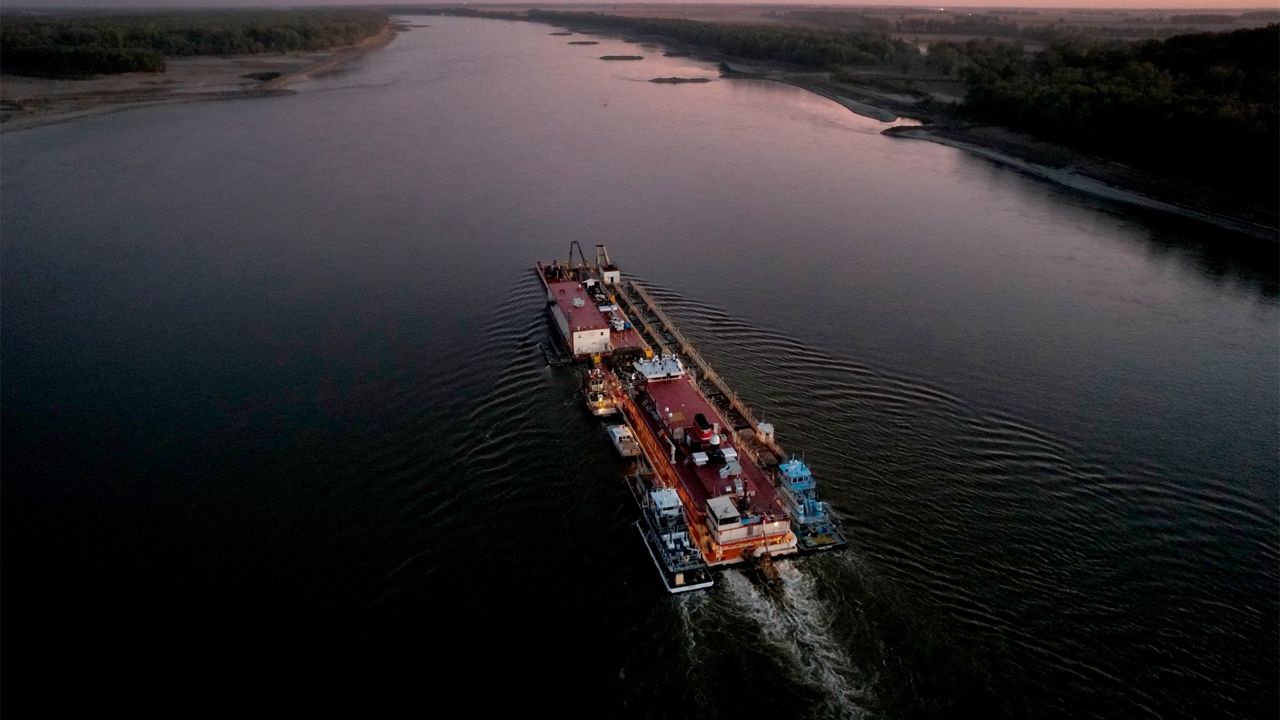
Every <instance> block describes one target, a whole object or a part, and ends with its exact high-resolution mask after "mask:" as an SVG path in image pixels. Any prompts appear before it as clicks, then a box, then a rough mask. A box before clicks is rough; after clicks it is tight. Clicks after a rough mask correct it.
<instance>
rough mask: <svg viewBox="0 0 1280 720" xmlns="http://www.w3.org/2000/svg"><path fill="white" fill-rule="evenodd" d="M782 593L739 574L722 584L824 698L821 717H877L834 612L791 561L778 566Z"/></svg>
mask: <svg viewBox="0 0 1280 720" xmlns="http://www.w3.org/2000/svg"><path fill="white" fill-rule="evenodd" d="M778 570H779V575H780V579H781V582H780V584H781V593H780V594H779V595H778V596H777V597H772V596H771V595H769V594H767V593H765V592H762V591H761V590H760V588H758V587H757V586H756V585H755V584H754V583H752V582H751V581H750V580H748V579H747V577H746V576H745V575H743V574H742V573H741V572H740V571H738V570H728V571H726V572H725V573H724V574H723V575H722V577H721V582H720V583H719V584H720V585H721V586H722V587H724V588H725V589H726V590H727V592H728V596H729V598H730V599H731V601H732V602H733V603H735V604H736V605H738V606H739V608H740V609H741V610H742V611H743V612H744V613H745V614H746V615H747V617H750V618H751V619H752V620H754V621H755V622H756V623H757V624H759V626H760V629H761V631H762V633H763V635H764V637H765V639H766V640H767V641H768V642H769V644H770V645H772V646H773V647H774V648H776V649H777V650H779V651H781V652H782V653H783V654H784V655H786V656H787V658H788V659H789V660H790V661H791V662H792V667H793V668H795V670H796V672H797V674H798V675H799V679H800V680H801V681H803V682H804V683H805V684H808V685H811V686H813V687H814V688H816V689H818V690H820V691H821V692H822V693H823V702H822V703H821V704H820V705H819V706H818V708H816V711H817V712H816V713H815V714H816V715H817V716H819V717H839V718H866V717H869V716H870V714H871V711H870V706H871V705H872V695H871V690H870V686H871V682H870V681H869V680H868V679H867V678H866V676H865V674H864V673H863V672H862V671H861V670H859V669H858V668H857V667H856V666H855V665H854V663H853V661H852V660H851V659H850V657H849V654H848V653H847V652H845V651H844V649H843V648H841V646H840V642H839V640H838V639H837V638H836V637H835V636H834V635H833V634H832V633H831V630H830V628H831V627H832V622H831V618H830V613H829V612H828V611H827V609H826V608H825V607H824V605H823V602H822V600H821V599H820V598H819V597H818V595H817V592H816V590H815V586H814V582H813V578H811V577H810V576H808V575H806V574H805V573H803V572H801V571H800V570H799V569H798V568H796V567H795V566H794V565H793V564H792V563H791V562H790V561H786V560H784V561H781V562H779V563H778Z"/></svg>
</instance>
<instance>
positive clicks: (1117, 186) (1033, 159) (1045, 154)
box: [884, 125, 1280, 242]
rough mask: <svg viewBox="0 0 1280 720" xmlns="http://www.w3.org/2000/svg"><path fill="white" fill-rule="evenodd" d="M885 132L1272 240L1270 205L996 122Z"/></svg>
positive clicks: (1274, 237)
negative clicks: (1147, 170) (1041, 138)
mask: <svg viewBox="0 0 1280 720" xmlns="http://www.w3.org/2000/svg"><path fill="white" fill-rule="evenodd" d="M884 134H885V135H888V136H890V137H897V138H906V139H914V140H928V141H930V142H935V143H939V144H941V145H947V146H949V147H954V148H957V149H959V150H964V151H965V152H968V153H971V154H973V155H977V156H978V157H982V158H986V159H987V160H991V161H993V162H996V163H999V164H1001V165H1005V166H1008V167H1011V168H1013V169H1015V170H1017V171H1019V172H1022V173H1026V174H1028V175H1033V176H1035V177H1038V178H1041V179H1043V180H1048V181H1049V182H1052V183H1055V184H1057V185H1061V186H1063V187H1067V188H1071V189H1072V190H1076V191H1079V192H1083V193H1087V194H1089V195H1092V196H1095V197H1099V198H1103V199H1106V200H1111V201H1113V202H1119V203H1124V204H1126V205H1132V206H1135V207H1140V208H1144V209H1147V210H1154V211H1157V212H1162V213H1166V214H1170V215H1174V216H1177V217H1182V218H1187V219H1189V220H1195V221H1197V222H1202V223H1206V224H1209V225H1214V226H1216V227H1220V228H1224V229H1226V230H1231V231H1232V232H1238V233H1242V234H1245V235H1250V236H1252V237H1256V238H1259V239H1263V240H1270V241H1272V242H1275V241H1277V239H1278V235H1280V233H1278V231H1277V229H1276V221H1275V215H1274V213H1275V208H1270V212H1271V215H1270V217H1269V218H1268V217H1267V211H1268V208H1266V207H1260V206H1256V205H1253V204H1250V203H1247V202H1244V201H1241V200H1240V199H1238V198H1235V197H1232V196H1231V195H1229V194H1227V193H1224V192H1222V191H1219V190H1215V189H1213V188H1207V187H1201V186H1197V185H1195V184H1193V183H1189V182H1186V181H1182V180H1177V179H1173V178H1167V177H1154V176H1152V175H1151V174H1149V173H1145V172H1142V171H1140V170H1136V169H1134V168H1131V167H1129V166H1127V165H1123V164H1121V163H1117V162H1114V161H1110V160H1106V159H1104V158H1098V157H1092V156H1089V155H1083V154H1080V153H1076V152H1073V151H1071V150H1070V149H1068V148H1065V147H1062V146H1060V145H1056V144H1054V143H1047V142H1043V141H1039V140H1035V139H1034V138H1031V137H1029V136H1026V135H1023V134H1021V133H1015V132H1013V131H1010V130H1007V129H1004V128H998V127H965V126H933V125H922V126H898V127H892V128H889V129H887V130H885V131H884Z"/></svg>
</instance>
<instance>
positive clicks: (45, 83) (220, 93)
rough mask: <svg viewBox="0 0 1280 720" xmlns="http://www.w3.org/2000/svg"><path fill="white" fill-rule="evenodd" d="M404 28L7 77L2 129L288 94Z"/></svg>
mask: <svg viewBox="0 0 1280 720" xmlns="http://www.w3.org/2000/svg"><path fill="white" fill-rule="evenodd" d="M405 29H407V28H406V26H403V25H401V24H398V23H388V24H387V26H386V27H384V28H383V29H382V30H381V31H380V32H378V33H377V34H375V35H371V36H369V37H367V38H365V39H363V40H361V41H359V42H357V43H355V44H354V45H348V46H344V47H338V48H334V49H331V50H322V51H315V52H301V53H288V54H253V55H231V56H197V57H183V58H171V59H169V60H168V61H167V63H166V68H165V72H164V73H142V72H138V73H124V74H119V75H101V76H97V77H94V78H91V79H86V80H70V79H61V78H42V77H28V76H21V75H10V74H6V75H4V82H3V83H0V132H13V131H17V130H25V129H28V128H34V127H41V126H44V125H50V124H53V123H60V122H67V121H70V120H77V119H79V118H84V117H91V116H94V115H101V114H104V113H111V112H119V111H121V110H129V109H132V108H138V107H149V106H152V105H166V104H172V103H185V102H195V101H200V100H229V99H236V98H250V97H267V96H271V95H285V94H289V93H291V92H293V91H292V90H288V89H287V86H288V85H291V84H293V83H297V82H301V81H303V80H307V79H309V78H312V77H315V76H317V75H320V74H323V73H326V72H332V71H334V70H336V69H338V68H340V67H342V66H343V65H345V64H346V63H348V62H351V61H352V60H354V59H355V58H357V57H360V56H361V55H363V54H365V53H367V52H370V51H372V50H377V49H379V48H382V47H386V46H387V45H389V44H391V42H392V41H393V40H395V38H396V35H397V34H398V33H399V32H403V31H404V30H405Z"/></svg>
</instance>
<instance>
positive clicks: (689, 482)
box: [644, 375, 787, 520]
mask: <svg viewBox="0 0 1280 720" xmlns="http://www.w3.org/2000/svg"><path fill="white" fill-rule="evenodd" d="M644 391H645V393H647V394H648V395H649V397H650V398H652V399H653V402H654V405H655V407H656V408H657V409H658V411H659V412H660V413H662V414H663V415H664V416H665V415H666V413H668V412H670V413H671V416H670V419H668V420H666V421H665V423H664V424H665V425H666V428H665V429H666V431H667V433H668V434H670V433H671V432H672V431H674V430H675V428H677V427H688V426H691V425H693V422H694V417H695V416H696V415H697V414H698V413H701V414H703V415H704V416H706V418H707V420H708V422H712V423H719V425H720V431H721V444H720V448H721V449H724V448H726V447H733V445H732V443H730V442H729V440H728V433H729V428H731V427H732V426H731V425H729V423H727V422H725V419H724V418H723V417H721V415H720V412H719V411H718V410H717V409H716V408H715V407H714V406H712V404H711V403H710V402H709V401H708V400H707V399H706V397H705V396H703V394H702V393H701V392H700V391H699V390H698V388H697V387H696V386H695V385H694V383H693V378H691V377H689V376H688V375H683V376H680V377H676V378H672V379H670V380H658V381H650V382H648V383H646V384H645V387H644ZM734 450H735V451H738V448H736V447H734ZM738 452H739V456H738V458H739V465H740V466H741V468H742V479H743V485H744V489H745V490H746V491H747V492H748V493H749V498H750V505H749V507H750V511H751V513H752V514H755V515H759V516H760V517H761V518H763V519H766V520H769V519H774V520H778V519H782V518H785V517H786V516H787V515H786V511H785V510H784V509H783V507H782V503H781V501H780V499H779V498H778V493H777V491H776V490H775V489H774V487H773V483H771V482H769V479H768V478H766V477H765V475H764V471H763V470H761V469H760V468H759V467H758V466H757V465H756V464H755V463H754V462H752V460H751V458H750V457H749V456H745V455H743V454H742V453H741V452H740V451H738ZM720 467H723V466H714V467H713V466H712V465H703V466H701V467H698V466H697V465H694V464H693V463H692V462H679V463H677V464H676V465H675V468H676V471H677V472H678V473H679V474H680V477H681V479H682V480H683V481H684V483H683V484H684V485H685V487H686V489H687V490H688V491H689V493H690V495H692V496H693V499H694V500H695V501H696V502H697V507H696V511H697V512H699V513H701V512H703V511H704V508H705V507H706V504H707V500H708V499H710V498H712V497H717V496H720V495H725V494H728V493H731V492H733V490H734V488H733V480H732V479H729V480H726V479H723V478H721V477H720V472H719V468H720Z"/></svg>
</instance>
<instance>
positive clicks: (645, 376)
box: [534, 241, 848, 593]
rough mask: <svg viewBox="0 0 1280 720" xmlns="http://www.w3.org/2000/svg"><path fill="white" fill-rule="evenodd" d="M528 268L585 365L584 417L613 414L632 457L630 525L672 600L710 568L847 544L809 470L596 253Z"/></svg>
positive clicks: (603, 254) (706, 581)
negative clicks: (633, 511) (634, 515)
mask: <svg viewBox="0 0 1280 720" xmlns="http://www.w3.org/2000/svg"><path fill="white" fill-rule="evenodd" d="M575 251H576V252H577V258H578V262H576V263H575V262H574V252H575ZM534 269H535V271H536V273H537V275H538V278H539V280H540V281H541V283H542V286H543V289H544V290H545V292H546V300H547V312H548V315H549V317H550V319H551V321H552V325H553V326H554V327H555V328H556V330H557V331H558V335H559V337H558V339H559V341H560V342H561V343H562V344H563V346H564V349H565V352H566V353H567V354H568V355H569V356H570V357H572V358H574V359H575V360H577V361H579V362H581V363H584V364H586V365H587V369H586V374H585V385H586V392H587V407H588V409H589V410H590V411H591V412H592V413H593V414H594V415H597V416H602V415H605V414H614V413H619V414H620V419H621V421H622V422H621V424H618V421H617V419H614V420H611V422H612V423H614V424H613V425H612V426H611V427H610V428H609V431H608V432H609V436H610V439H611V441H612V442H613V444H614V447H615V448H616V449H617V450H618V452H619V454H620V455H622V456H623V457H624V458H629V457H635V458H636V459H637V462H636V463H635V464H634V466H633V467H634V468H635V471H634V472H633V473H632V474H630V475H629V476H628V478H627V484H628V487H629V489H630V490H631V492H632V495H633V496H634V497H635V499H636V503H637V505H638V506H639V508H640V511H641V517H640V519H639V520H638V521H637V522H636V527H637V529H638V530H639V532H640V535H641V537H642V539H643V540H644V543H645V546H646V548H647V550H648V552H649V555H650V557H651V558H652V559H653V562H654V565H655V566H656V567H657V569H658V572H659V575H660V576H661V578H662V582H663V584H664V585H665V586H666V588H667V590H668V591H669V592H672V593H679V592H687V591H690V590H697V589H703V588H706V587H710V586H711V585H712V584H713V583H714V578H713V575H712V570H713V569H714V568H717V567H722V566H729V565H737V564H742V563H757V564H760V565H762V566H764V567H765V569H766V570H768V569H769V568H770V567H771V562H772V560H773V558H777V557H785V556H789V555H796V554H800V553H811V552H821V551H828V550H834V549H839V548H843V547H846V546H847V544H848V543H847V541H846V539H845V537H844V534H843V533H842V531H841V530H840V528H839V525H838V523H837V522H836V520H835V518H834V516H833V514H832V512H831V508H830V506H829V505H827V504H826V503H825V502H822V501H821V500H819V499H818V495H817V482H816V480H815V478H814V475H813V472H812V470H811V469H810V468H809V466H808V465H807V464H806V463H805V462H804V461H803V460H801V459H797V458H795V457H790V456H787V455H786V454H785V453H784V452H783V450H782V448H781V447H780V446H779V445H778V444H777V442H776V440H775V438H774V431H773V426H772V425H769V424H768V423H764V422H760V421H757V420H756V419H755V417H754V416H753V415H752V413H751V411H750V409H749V408H747V407H746V406H745V404H743V403H742V401H741V400H740V399H739V398H738V396H737V395H736V393H734V392H733V391H732V389H730V388H729V387H728V385H727V384H726V383H725V382H724V380H723V379H722V378H720V376H719V375H718V374H716V373H715V371H714V370H713V369H712V368H711V367H710V366H709V365H708V364H707V363H706V361H705V360H704V359H703V358H702V356H701V354H699V353H698V352H697V350H696V349H695V348H694V347H693V346H692V345H691V344H690V343H689V341H688V340H687V339H686V338H685V337H684V336H683V334H681V333H680V331H679V330H678V329H677V328H676V327H675V325H674V323H672V322H671V320H670V318H668V317H667V316H666V314H665V313H664V312H662V310H661V309H660V308H659V307H658V306H657V303H655V302H654V301H653V299H652V298H650V297H649V296H648V294H647V293H645V292H644V290H643V288H641V287H640V286H639V285H637V284H635V283H630V285H628V284H627V283H624V281H623V279H622V274H621V271H620V270H619V269H618V267H617V265H615V264H613V263H612V262H611V261H610V260H609V256H608V252H607V250H605V247H604V246H603V245H597V246H596V252H595V258H594V262H588V261H587V259H586V257H585V255H584V254H583V252H582V248H581V246H580V245H579V244H578V243H577V242H576V241H574V242H573V243H572V244H571V245H570V252H569V260H568V261H566V262H564V263H561V262H560V261H553V262H551V263H550V264H543V263H541V262H538V263H536V265H535V268H534ZM642 310H643V311H647V313H646V312H642ZM646 314H647V315H649V317H645V315H646ZM672 338H674V342H673V341H672ZM655 348H656V350H655ZM690 363H691V365H690ZM712 398H716V399H717V400H718V402H717V401H713V399H712ZM766 574H767V573H766Z"/></svg>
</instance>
